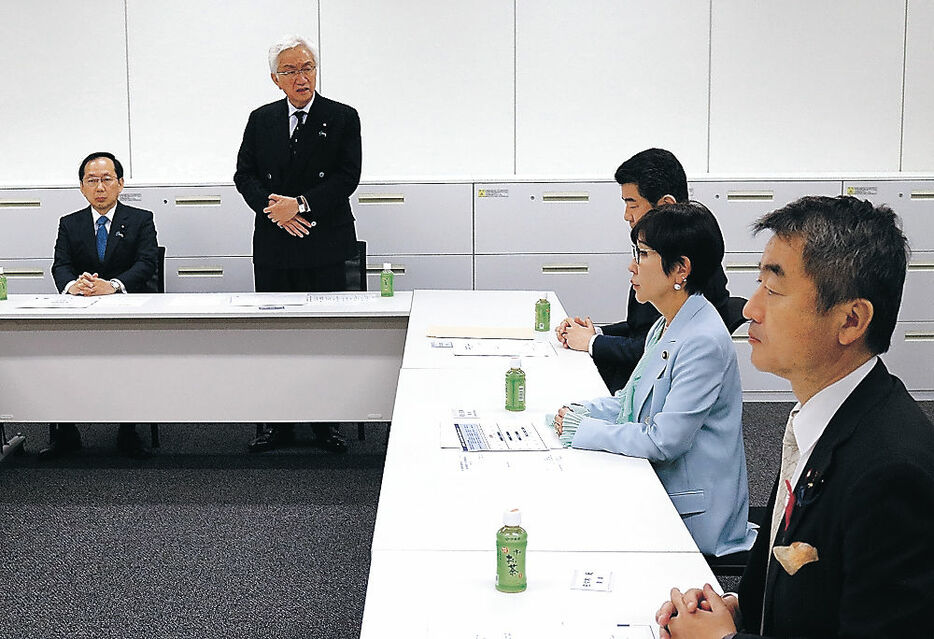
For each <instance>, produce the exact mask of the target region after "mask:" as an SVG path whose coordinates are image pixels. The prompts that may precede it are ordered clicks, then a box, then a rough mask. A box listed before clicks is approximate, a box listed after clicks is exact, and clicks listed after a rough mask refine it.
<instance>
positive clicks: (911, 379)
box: [882, 322, 934, 400]
mask: <svg viewBox="0 0 934 639" xmlns="http://www.w3.org/2000/svg"><path fill="white" fill-rule="evenodd" d="M882 359H883V361H884V362H885V365H886V366H888V368H889V371H891V372H892V373H893V374H894V375H897V376H898V377H900V378H901V380H902V381H903V382H904V383H905V386H906V387H907V388H908V390H910V391H912V394H913V395H914V397H915V398H916V399H924V400H934V366H931V362H932V361H934V322H899V323H898V324H897V325H896V326H895V333H894V335H892V346H891V348H890V349H889V352H888V353H886V354H885V355H883V356H882Z"/></svg>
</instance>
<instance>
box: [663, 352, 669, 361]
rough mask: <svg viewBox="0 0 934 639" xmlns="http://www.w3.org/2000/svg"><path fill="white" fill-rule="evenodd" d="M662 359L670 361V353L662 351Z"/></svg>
mask: <svg viewBox="0 0 934 639" xmlns="http://www.w3.org/2000/svg"><path fill="white" fill-rule="evenodd" d="M662 359H668V351H662Z"/></svg>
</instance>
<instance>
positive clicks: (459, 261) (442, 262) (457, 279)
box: [366, 255, 473, 291]
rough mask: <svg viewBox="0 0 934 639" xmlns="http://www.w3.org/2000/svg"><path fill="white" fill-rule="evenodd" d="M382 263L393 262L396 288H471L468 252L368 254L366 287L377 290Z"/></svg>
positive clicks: (405, 289)
mask: <svg viewBox="0 0 934 639" xmlns="http://www.w3.org/2000/svg"><path fill="white" fill-rule="evenodd" d="M385 262H389V263H390V264H391V265H392V272H393V273H394V276H393V288H395V290H397V291H414V290H415V289H417V288H422V289H459V290H463V289H467V290H470V289H472V288H473V258H472V257H471V256H470V255H368V256H367V268H366V272H367V277H366V281H367V290H370V291H378V290H379V273H380V271H382V270H383V264H384V263H385Z"/></svg>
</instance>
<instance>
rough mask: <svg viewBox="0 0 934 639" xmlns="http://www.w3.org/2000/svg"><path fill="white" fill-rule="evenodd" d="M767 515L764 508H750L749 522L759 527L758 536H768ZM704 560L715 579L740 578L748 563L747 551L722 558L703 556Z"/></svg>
mask: <svg viewBox="0 0 934 639" xmlns="http://www.w3.org/2000/svg"><path fill="white" fill-rule="evenodd" d="M767 515H768V513H766V512H765V506H750V507H749V521H751V522H753V523H754V524H758V525H759V534H760V535H763V534H764V535H768V534H769V524H770V522H767V521H766V516H767ZM704 560H705V561H706V562H707V565H708V566H710V571H711V572H712V573H713V574H714V576H715V577H742V576H743V570H745V569H746V563H747V562H748V561H749V551H745V550H744V551H743V552H734V553H732V554H730V555H723V556H722V557H714V556H712V555H704Z"/></svg>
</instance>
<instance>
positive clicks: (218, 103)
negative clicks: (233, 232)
mask: <svg viewBox="0 0 934 639" xmlns="http://www.w3.org/2000/svg"><path fill="white" fill-rule="evenodd" d="M120 4H122V3H120ZM121 13H122V11H121ZM127 29H128V40H129V60H130V125H131V128H132V131H131V132H132V143H133V178H134V180H136V181H143V182H150V183H152V182H162V183H173V184H179V183H184V184H191V183H199V182H217V181H223V182H230V181H232V180H233V173H234V168H235V166H236V160H237V149H239V148H240V141H241V139H242V138H243V128H244V127H245V126H246V121H247V117H248V116H249V114H250V111H252V110H253V109H255V108H256V107H258V106H260V105H263V104H266V103H267V102H272V101H273V100H277V99H279V98H281V97H284V94H283V93H282V92H281V91H280V90H279V89H278V88H276V86H275V85H274V84H273V83H272V80H270V78H269V64H268V62H267V57H266V52H267V50H268V49H269V45H270V44H272V42H273V41H275V40H276V39H278V38H279V37H280V36H282V35H284V34H288V33H297V34H299V35H302V36H303V37H305V38H307V39H308V40H309V41H311V42H312V44H314V43H315V40H316V39H317V34H318V22H317V2H315V0H270V1H269V2H251V1H248V0H237V1H236V2H230V1H224V0H164V1H162V2H149V1H148V0H128V2H127ZM124 79H125V78H124Z"/></svg>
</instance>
